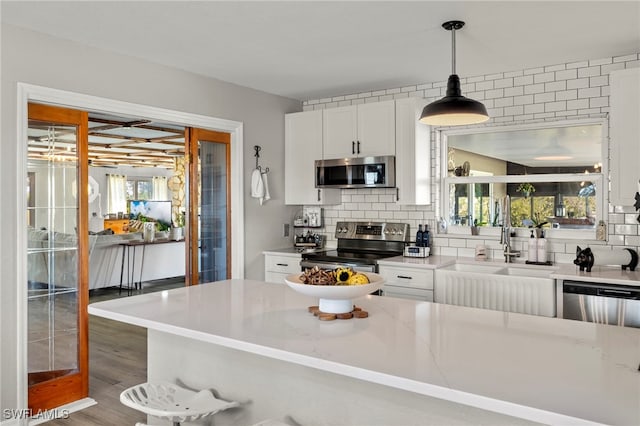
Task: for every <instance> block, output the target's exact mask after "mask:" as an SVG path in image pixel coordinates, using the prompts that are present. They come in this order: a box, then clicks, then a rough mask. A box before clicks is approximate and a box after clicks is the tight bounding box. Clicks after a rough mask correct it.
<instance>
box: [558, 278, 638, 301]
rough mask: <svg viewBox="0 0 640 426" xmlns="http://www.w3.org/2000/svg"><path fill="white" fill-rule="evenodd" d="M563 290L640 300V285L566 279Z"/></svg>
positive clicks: (565, 291) (573, 292) (572, 292)
mask: <svg viewBox="0 0 640 426" xmlns="http://www.w3.org/2000/svg"><path fill="white" fill-rule="evenodd" d="M562 290H563V292H564V293H569V294H584V295H589V296H600V297H615V298H618V299H630V300H640V287H631V286H618V285H612V284H604V283H586V282H576V281H565V282H564V283H563V289H562Z"/></svg>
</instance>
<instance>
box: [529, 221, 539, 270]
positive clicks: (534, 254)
mask: <svg viewBox="0 0 640 426" xmlns="http://www.w3.org/2000/svg"><path fill="white" fill-rule="evenodd" d="M527 260H528V261H529V263H536V262H538V239H537V238H536V236H535V234H534V230H533V229H532V230H531V237H530V238H529V252H528V254H527Z"/></svg>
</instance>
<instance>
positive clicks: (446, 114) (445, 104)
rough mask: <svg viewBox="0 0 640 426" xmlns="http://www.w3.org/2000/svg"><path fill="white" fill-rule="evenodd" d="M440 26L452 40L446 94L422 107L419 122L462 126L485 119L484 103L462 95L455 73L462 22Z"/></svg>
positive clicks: (487, 116) (451, 22) (450, 22)
mask: <svg viewBox="0 0 640 426" xmlns="http://www.w3.org/2000/svg"><path fill="white" fill-rule="evenodd" d="M442 27H443V28H444V29H445V30H447V31H451V41H452V43H451V51H452V55H451V56H452V59H451V75H450V76H449V80H448V81H447V94H446V96H445V97H444V98H442V99H439V100H437V101H434V102H431V103H430V104H429V105H427V106H426V107H424V109H423V110H422V115H421V116H420V122H422V123H425V124H430V125H433V126H463V125H466V124H477V123H482V122H483V121H487V120H488V119H489V114H487V109H486V108H485V107H484V105H483V104H482V103H480V102H478V101H474V100H473V99H469V98H466V97H464V96H462V92H461V90H460V78H458V76H457V75H456V30H459V29H460V28H462V27H464V22H462V21H447V22H445V23H444V24H442Z"/></svg>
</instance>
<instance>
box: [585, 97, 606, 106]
mask: <svg viewBox="0 0 640 426" xmlns="http://www.w3.org/2000/svg"><path fill="white" fill-rule="evenodd" d="M608 106H609V97H608V96H601V97H599V98H590V99H589V107H590V108H601V107H608Z"/></svg>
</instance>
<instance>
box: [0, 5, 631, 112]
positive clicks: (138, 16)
mask: <svg viewBox="0 0 640 426" xmlns="http://www.w3.org/2000/svg"><path fill="white" fill-rule="evenodd" d="M0 7H1V14H0V16H1V19H2V22H4V23H10V24H13V25H16V26H20V27H25V28H29V29H32V30H34V31H39V32H43V33H47V34H50V35H53V36H56V37H61V38H65V39H69V40H75V41H77V42H80V43H83V44H86V45H89V46H93V47H96V48H101V49H106V50H109V51H113V52H117V53H121V54H124V55H129V56H133V57H138V58H143V59H145V60H148V61H151V62H155V63H159V64H163V65H167V66H171V67H175V68H180V69H184V70H187V71H191V72H194V73H197V74H201V75H205V76H209V77H214V78H217V79H220V80H224V81H228V82H232V83H235V84H239V85H242V86H247V87H251V88H254V89H257V90H261V91H265V92H268V93H273V94H277V95H281V96H285V97H289V98H294V99H298V100H308V99H316V98H324V97H331V96H338V95H343V94H351V93H357V92H362V91H370V90H378V89H385V88H395V87H402V86H410V85H415V84H420V83H425V82H438V81H445V80H446V77H447V76H448V75H449V74H450V71H451V37H450V33H449V32H447V31H445V30H443V29H442V28H441V24H442V23H443V22H444V21H447V20H451V19H461V20H464V21H466V22H467V25H466V26H465V28H463V29H462V30H460V31H459V32H457V72H458V74H459V75H461V76H462V77H465V76H475V75H483V74H491V73H495V72H504V71H509V70H521V69H526V68H532V67H539V66H544V65H554V64H558V63H564V62H572V61H583V60H586V59H598V58H604V57H611V56H618V55H625V54H629V53H635V52H638V51H640V2H638V1H625V2H616V1H537V2H527V1H501V2H485V1H446V2H438V1H410V2H401V1H377V2H365V1H336V2H327V1H297V2H280V1H258V2H250V1H234V2H230V1H228V2H224V1H197V2H196V1H99V2H94V1H67V2H58V1H15V2H12V1H6V0H3V1H1V2H0Z"/></svg>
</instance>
